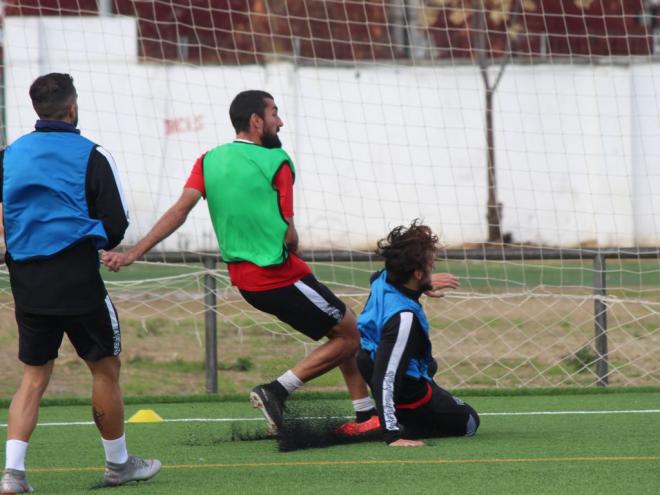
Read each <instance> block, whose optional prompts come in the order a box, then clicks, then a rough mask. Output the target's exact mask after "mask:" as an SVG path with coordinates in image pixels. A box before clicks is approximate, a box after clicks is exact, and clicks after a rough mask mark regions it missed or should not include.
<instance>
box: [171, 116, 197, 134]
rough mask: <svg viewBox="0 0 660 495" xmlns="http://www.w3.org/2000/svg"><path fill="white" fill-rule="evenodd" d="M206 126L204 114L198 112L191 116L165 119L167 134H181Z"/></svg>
mask: <svg viewBox="0 0 660 495" xmlns="http://www.w3.org/2000/svg"><path fill="white" fill-rule="evenodd" d="M203 128H204V115H202V114H201V113H197V114H195V115H192V116H190V117H176V118H173V119H165V135H166V136H169V135H170V134H180V133H182V132H196V131H199V130H201V129H203Z"/></svg>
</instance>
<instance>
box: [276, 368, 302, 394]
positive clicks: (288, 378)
mask: <svg viewBox="0 0 660 495" xmlns="http://www.w3.org/2000/svg"><path fill="white" fill-rule="evenodd" d="M277 381H278V382H280V385H282V386H283V387H284V388H285V389H286V391H287V392H289V393H291V392H293V391H295V390H297V389H299V388H300V387H302V386H303V382H301V381H300V378H298V377H297V376H296V375H294V374H293V371H291V370H289V371H287V372H286V373H284V374H283V375H282V376H281V377H279V378H278V379H277Z"/></svg>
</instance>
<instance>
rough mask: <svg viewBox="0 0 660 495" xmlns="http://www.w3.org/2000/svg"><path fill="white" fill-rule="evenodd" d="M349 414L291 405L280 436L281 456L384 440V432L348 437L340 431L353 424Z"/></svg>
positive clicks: (322, 406) (310, 404)
mask: <svg viewBox="0 0 660 495" xmlns="http://www.w3.org/2000/svg"><path fill="white" fill-rule="evenodd" d="M349 420H350V418H346V417H345V411H344V410H340V409H336V410H333V409H332V407H331V406H329V405H328V404H327V403H320V402H319V401H289V402H288V403H287V409H286V412H285V414H284V425H282V428H280V430H279V432H278V434H277V444H278V447H279V450H280V452H291V451H294V450H300V449H310V448H321V447H330V446H332V445H342V444H349V443H357V442H367V441H374V440H381V439H382V437H381V434H380V432H374V433H370V434H366V435H359V436H346V435H344V434H342V433H340V432H339V430H338V428H339V426H340V425H342V424H343V423H346V422H347V421H349Z"/></svg>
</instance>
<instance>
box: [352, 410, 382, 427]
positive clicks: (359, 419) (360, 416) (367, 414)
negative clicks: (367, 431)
mask: <svg viewBox="0 0 660 495" xmlns="http://www.w3.org/2000/svg"><path fill="white" fill-rule="evenodd" d="M372 416H378V411H376V408H375V407H372V408H371V409H369V410H368V411H355V422H356V423H364V422H365V421H368V420H369V419H371V417H372Z"/></svg>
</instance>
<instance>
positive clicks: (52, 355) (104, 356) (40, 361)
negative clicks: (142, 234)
mask: <svg viewBox="0 0 660 495" xmlns="http://www.w3.org/2000/svg"><path fill="white" fill-rule="evenodd" d="M30 99H31V100H32V106H33V107H34V110H35V111H36V113H37V115H38V116H39V120H37V123H36V125H35V130H34V131H33V132H31V133H29V134H26V135H25V136H22V137H21V138H19V139H17V140H16V141H14V142H13V143H12V144H11V145H9V146H8V147H7V148H6V149H4V150H2V151H0V185H1V187H0V203H2V206H3V221H4V228H5V244H6V247H7V251H6V253H5V262H6V263H7V268H8V269H9V281H10V284H11V291H12V295H13V296H14V305H15V309H16V323H17V324H18V337H19V341H18V358H19V360H20V361H21V362H22V363H23V365H24V366H23V378H22V381H21V384H20V386H19V388H18V391H17V392H16V394H15V395H14V398H13V399H12V402H11V406H10V407H9V415H8V421H7V422H8V426H7V443H6V457H5V471H4V473H3V476H2V480H1V481H0V493H26V492H30V491H32V488H31V487H30V485H29V484H28V482H27V480H26V478H25V455H26V452H27V447H28V441H29V439H30V437H31V435H32V432H33V431H34V428H35V427H36V424H37V415H38V412H39V403H40V401H41V397H42V396H43V394H44V392H45V391H46V387H47V386H48V381H49V380H50V376H51V374H52V372H53V365H54V363H55V359H56V358H57V355H58V350H59V348H60V345H61V344H62V339H63V337H64V334H65V333H66V334H67V336H68V338H69V340H70V341H71V343H72V344H73V346H74V348H75V349H76V352H77V353H78V355H79V356H80V357H81V358H82V359H83V360H84V361H85V364H86V365H87V367H88V368H89V369H90V371H91V373H92V380H93V385H92V412H93V416H94V421H95V423H96V426H97V428H98V430H99V432H100V433H101V440H102V443H103V447H104V450H105V455H106V470H105V476H104V481H105V484H106V485H122V484H124V483H126V482H128V481H138V480H146V479H149V478H151V477H153V476H155V475H156V474H157V473H158V471H159V470H160V462H159V461H157V460H145V459H141V458H139V457H135V456H131V455H128V452H127V450H126V441H125V437H124V404H123V400H122V395H121V388H120V385H119V369H120V361H119V353H120V352H121V333H120V328H119V320H118V317H117V312H116V310H115V307H114V305H113V304H112V301H111V300H110V297H109V296H108V293H107V291H106V290H105V285H104V283H103V280H102V279H101V275H100V272H99V255H98V250H99V249H112V248H113V247H114V246H116V245H117V244H119V242H120V241H121V240H122V238H123V237H124V232H125V231H126V228H127V227H128V212H127V210H126V206H125V202H124V197H123V193H122V190H121V185H120V182H119V178H118V175H117V167H116V165H115V162H114V160H113V158H112V155H110V153H109V152H108V151H107V150H105V149H104V148H102V147H101V146H99V145H97V144H95V143H93V142H92V141H90V140H89V139H86V138H84V137H83V136H81V135H80V131H79V130H78V129H77V128H76V126H77V123H78V95H77V93H76V88H75V87H74V85H73V78H72V77H71V76H70V75H69V74H56V73H52V74H46V75H44V76H41V77H39V78H37V79H36V80H35V81H34V82H33V83H32V85H31V86H30ZM71 447H72V448H75V446H73V445H72V446H71Z"/></svg>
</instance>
